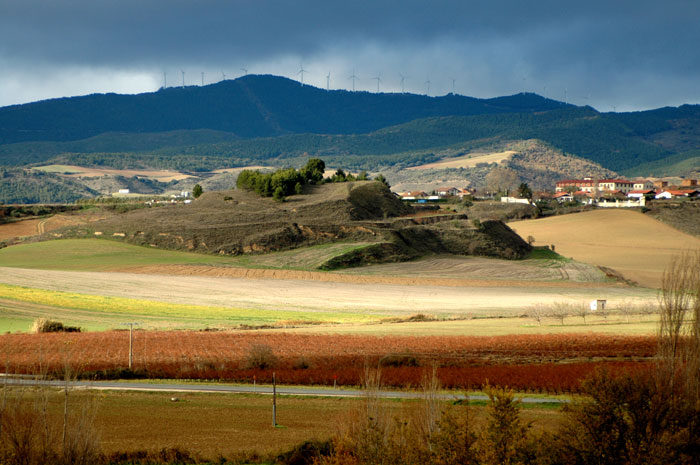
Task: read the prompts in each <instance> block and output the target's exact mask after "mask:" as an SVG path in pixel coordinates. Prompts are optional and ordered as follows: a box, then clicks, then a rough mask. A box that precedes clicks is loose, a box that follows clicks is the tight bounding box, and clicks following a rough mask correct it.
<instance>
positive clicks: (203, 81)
mask: <svg viewBox="0 0 700 465" xmlns="http://www.w3.org/2000/svg"><path fill="white" fill-rule="evenodd" d="M202 87H204V71H202Z"/></svg>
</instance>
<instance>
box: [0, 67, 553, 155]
mask: <svg viewBox="0 0 700 465" xmlns="http://www.w3.org/2000/svg"><path fill="white" fill-rule="evenodd" d="M561 106H563V104H562V103H560V102H556V101H554V100H549V99H545V98H543V97H540V96H537V95H534V94H519V95H514V96H511V97H500V98H496V99H485V100H482V99H476V98H471V97H464V96H459V95H453V94H450V95H446V96H443V97H428V96H425V95H415V94H405V93H404V94H400V93H370V92H348V91H345V90H333V91H326V90H323V89H319V88H316V87H312V86H302V85H300V84H299V83H298V82H296V81H292V80H290V79H287V78H283V77H277V76H257V75H249V76H245V77H241V78H238V79H235V80H227V81H222V82H219V83H217V84H211V85H208V86H202V87H195V86H191V87H185V88H179V87H171V88H167V89H161V90H160V91H158V92H152V93H144V94H138V95H117V94H93V95H87V96H83V97H70V98H61V99H53V100H44V101H40V102H34V103H28V104H24V105H13V106H8V107H4V108H0V143H2V144H8V143H14V142H27V141H70V140H80V139H86V138H89V137H93V136H96V135H98V134H102V133H105V132H135V133H149V132H164V131H175V130H194V129H211V130H217V131H225V132H231V133H234V134H236V135H238V136H241V137H247V138H252V137H270V136H277V135H281V134H290V133H315V134H354V133H365V132H370V131H375V130H377V129H380V128H383V127H387V126H392V125H396V124H400V123H404V122H407V121H412V120H415V119H419V118H427V117H431V116H447V115H479V114H489V113H513V112H535V111H545V110H551V109H554V108H558V107H561Z"/></svg>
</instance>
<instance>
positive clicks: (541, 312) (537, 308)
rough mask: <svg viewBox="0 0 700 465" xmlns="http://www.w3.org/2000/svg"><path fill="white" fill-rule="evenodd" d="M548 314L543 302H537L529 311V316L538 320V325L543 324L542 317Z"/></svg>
mask: <svg viewBox="0 0 700 465" xmlns="http://www.w3.org/2000/svg"><path fill="white" fill-rule="evenodd" d="M546 314H547V310H546V309H545V307H544V305H542V304H535V305H533V306H532V307H530V309H529V310H528V311H527V316H529V317H530V318H532V319H533V320H535V321H536V322H537V326H542V318H544V317H545V315H546Z"/></svg>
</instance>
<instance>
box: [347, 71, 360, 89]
mask: <svg viewBox="0 0 700 465" xmlns="http://www.w3.org/2000/svg"><path fill="white" fill-rule="evenodd" d="M348 79H352V91H353V92H355V79H360V78H359V77H357V76H355V68H353V69H352V76H350V77H349V78H348Z"/></svg>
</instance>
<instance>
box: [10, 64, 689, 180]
mask: <svg viewBox="0 0 700 465" xmlns="http://www.w3.org/2000/svg"><path fill="white" fill-rule="evenodd" d="M532 139H536V140H540V141H542V142H544V143H545V144H547V145H548V146H551V147H552V148H554V149H557V150H558V151H560V152H563V153H565V154H572V155H576V156H578V157H581V158H585V159H587V160H590V161H592V162H595V163H598V164H600V165H601V166H602V167H603V168H606V169H609V170H613V171H615V172H619V173H622V174H624V175H636V174H642V175H644V176H648V175H654V174H656V173H673V174H676V175H683V174H686V175H687V174H689V173H693V172H697V171H699V170H700V166H698V162H699V161H700V160H699V158H698V156H697V153H698V152H697V151H698V150H700V105H683V106H681V107H678V108H660V109H657V110H651V111H643V112H631V113H600V112H598V111H596V110H595V109H593V108H591V107H577V106H573V105H566V104H564V103H562V102H557V101H554V100H550V99H545V98H543V97H541V96H538V95H536V94H530V93H525V94H518V95H513V96H507V97H498V98H493V99H476V98H471V97H464V96H458V95H453V94H449V95H446V96H442V97H429V96H425V95H415V94H404V93H370V92H348V91H344V90H333V91H326V90H323V89H319V88H315V87H312V86H308V85H306V86H302V85H300V84H299V83H298V82H297V81H293V80H290V79H286V78H282V77H276V76H256V75H249V76H245V77H242V78H238V79H235V80H227V81H222V82H219V83H217V84H212V85H208V86H202V87H199V86H197V87H195V86H190V87H185V88H167V89H161V90H160V91H158V92H152V93H144V94H138V95H116V94H99V95H97V94H96V95H88V96H84V97H72V98H63V99H54V100H46V101H41V102H35V103H30V104H25V105H14V106H9V107H4V108H0V166H25V165H32V164H34V165H36V164H41V163H46V162H50V163H59V164H75V165H82V166H110V167H114V168H159V169H177V170H185V171H208V170H213V169H218V168H225V167H232V166H246V165H255V164H265V165H268V166H301V165H302V164H303V163H304V162H305V160H306V159H307V158H308V157H309V156H318V157H321V158H323V159H324V160H326V162H327V163H328V164H329V165H332V166H342V167H344V168H347V169H355V170H359V169H367V170H380V169H386V168H387V167H396V168H401V167H406V166H414V165H418V164H423V163H429V162H433V161H436V160H438V159H440V158H441V157H444V156H459V155H461V154H464V153H468V152H469V151H472V150H489V149H490V148H492V147H495V146H501V147H502V146H503V145H505V144H511V143H514V142H518V141H524V140H532Z"/></svg>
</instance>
